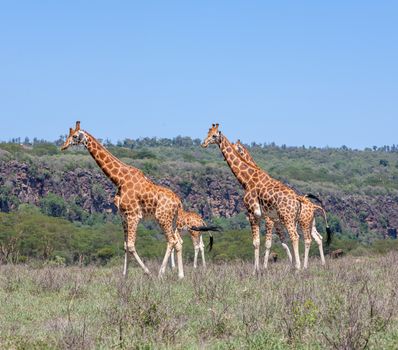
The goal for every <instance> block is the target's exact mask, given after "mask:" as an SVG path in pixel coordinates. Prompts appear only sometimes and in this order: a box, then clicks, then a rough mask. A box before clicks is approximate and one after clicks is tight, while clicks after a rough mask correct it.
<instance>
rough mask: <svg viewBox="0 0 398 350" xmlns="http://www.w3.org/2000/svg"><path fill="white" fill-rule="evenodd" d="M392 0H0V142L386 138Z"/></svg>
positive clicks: (394, 73)
mask: <svg viewBox="0 0 398 350" xmlns="http://www.w3.org/2000/svg"><path fill="white" fill-rule="evenodd" d="M397 18H398V3H397V2H394V1H329V2H326V1H273V2H270V1H269V2H268V1H233V0H230V1H2V2H1V3H0V120H1V124H2V127H1V133H0V139H1V140H8V139H10V138H12V137H17V136H20V137H25V136H29V137H31V138H32V137H34V136H36V137H38V138H44V139H48V140H55V139H57V138H58V136H59V135H60V134H65V133H66V132H67V131H68V128H69V127H70V126H73V124H74V121H75V120H77V119H79V120H81V122H82V127H83V128H84V129H86V130H87V131H89V132H91V133H92V134H93V135H94V136H97V137H99V138H110V139H111V140H113V141H116V140H119V139H124V138H127V137H128V138H137V137H145V136H150V137H152V136H159V137H173V136H177V135H184V136H192V137H199V138H203V137H204V136H205V134H206V132H207V130H208V128H209V126H210V124H211V123H213V122H218V123H220V124H221V130H222V131H223V132H224V133H225V134H226V135H227V136H228V137H229V138H230V139H231V140H234V139H236V138H240V139H242V140H243V141H245V142H251V141H257V142H271V141H274V142H276V143H277V144H287V145H303V144H304V145H314V146H327V145H328V146H341V145H347V146H349V147H353V148H363V147H366V146H373V145H384V144H393V143H395V144H397V143H398V136H397V135H398V113H397V112H398V108H397V107H398V39H397V38H398V24H397Z"/></svg>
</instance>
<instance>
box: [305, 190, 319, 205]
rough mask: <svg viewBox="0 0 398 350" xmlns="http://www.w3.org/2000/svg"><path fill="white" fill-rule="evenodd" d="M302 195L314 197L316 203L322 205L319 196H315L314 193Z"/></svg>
mask: <svg viewBox="0 0 398 350" xmlns="http://www.w3.org/2000/svg"><path fill="white" fill-rule="evenodd" d="M304 197H307V198H311V199H315V200H316V201H317V202H318V203H320V204H321V205H322V207H323V202H322V200H321V199H320V198H319V197H317V196H315V194H312V193H307V194H306V195H305V196H304Z"/></svg>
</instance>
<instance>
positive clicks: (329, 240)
mask: <svg viewBox="0 0 398 350" xmlns="http://www.w3.org/2000/svg"><path fill="white" fill-rule="evenodd" d="M314 207H315V208H316V209H319V210H320V211H322V213H323V218H324V219H325V224H326V246H327V247H329V246H330V243H332V230H331V229H330V226H329V223H328V219H327V217H326V211H325V209H323V208H322V207H321V206H320V205H314Z"/></svg>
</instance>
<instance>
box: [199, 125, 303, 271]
mask: <svg viewBox="0 0 398 350" xmlns="http://www.w3.org/2000/svg"><path fill="white" fill-rule="evenodd" d="M218 126H219V124H213V125H212V127H211V128H210V129H209V131H208V134H207V137H206V138H205V140H204V141H203V143H202V147H205V148H206V147H208V145H209V144H216V145H218V146H219V148H220V150H221V153H222V154H223V156H224V158H225V160H226V161H227V163H228V165H229V167H230V168H231V170H232V172H233V174H234V175H235V176H236V178H237V179H238V181H239V182H240V183H241V185H242V186H243V188H244V190H245V195H244V197H243V202H244V204H245V206H246V208H247V211H248V218H249V222H250V226H251V230H252V236H253V246H254V272H255V273H257V272H258V271H259V267H260V265H259V253H260V219H261V217H262V216H263V215H265V216H267V217H270V218H271V219H272V220H274V221H278V222H280V223H281V224H282V225H283V226H285V227H286V229H287V231H288V233H289V236H290V239H291V241H292V245H293V252H294V261H295V267H296V269H300V268H301V263H300V256H299V246H298V239H299V236H298V234H297V228H296V225H297V219H298V216H299V214H300V210H301V202H300V201H299V200H298V199H297V195H296V193H295V192H294V191H293V190H292V189H291V188H289V187H287V186H286V185H284V184H283V183H281V182H280V181H277V180H275V179H272V178H271V177H269V176H266V175H265V174H264V172H262V171H260V170H259V169H258V168H257V167H254V166H253V165H250V164H247V163H246V162H245V161H244V159H243V158H242V157H241V155H240V154H239V153H238V152H236V151H235V149H234V147H233V146H232V144H231V142H230V141H229V140H228V139H227V138H226V137H225V136H224V135H223V134H222V133H221V131H219V130H218Z"/></svg>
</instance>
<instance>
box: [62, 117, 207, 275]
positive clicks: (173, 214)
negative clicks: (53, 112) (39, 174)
mask: <svg viewBox="0 0 398 350" xmlns="http://www.w3.org/2000/svg"><path fill="white" fill-rule="evenodd" d="M72 145H84V146H85V147H86V148H87V150H88V152H89V153H90V154H91V156H92V157H93V158H94V160H95V161H96V163H97V164H98V166H99V167H100V168H101V169H102V171H103V172H104V173H105V175H106V176H107V177H108V178H109V179H110V180H111V181H112V182H113V183H114V184H115V185H116V187H117V194H116V196H115V199H114V203H115V206H116V207H117V208H118V210H119V212H120V214H121V217H122V221H123V229H124V249H125V254H124V268H123V275H124V276H125V277H127V268H128V262H129V254H132V255H133V256H134V258H135V260H136V261H137V262H138V264H139V265H140V266H141V267H142V268H143V270H144V271H145V273H147V274H149V270H148V268H147V267H146V266H145V264H144V263H143V261H142V260H141V258H140V257H139V255H138V253H137V250H136V248H135V241H136V233H137V226H138V223H139V222H140V220H141V219H143V218H151V219H155V220H156V221H157V222H158V223H159V225H160V227H161V229H162V230H163V232H164V234H165V236H166V241H167V249H166V253H165V255H164V258H163V262H162V265H161V267H160V270H159V276H160V277H161V276H162V275H163V274H164V272H165V270H166V265H167V261H168V259H169V256H170V252H171V250H172V249H173V248H175V250H176V251H177V265H178V277H179V278H183V277H184V271H183V265H182V239H181V237H180V235H179V232H178V230H177V228H176V223H177V220H178V214H179V212H181V210H182V204H181V200H180V198H179V197H178V196H177V195H176V194H175V193H174V192H172V191H171V190H169V189H167V188H165V187H162V186H159V185H156V184H154V183H153V182H152V181H151V180H149V179H148V178H147V177H146V176H145V175H144V174H143V172H142V171H141V170H139V169H137V168H134V167H132V166H130V165H127V164H125V163H123V162H122V161H120V160H119V159H118V158H116V157H115V156H114V155H112V154H111V153H110V152H109V151H108V150H107V149H106V148H105V147H104V146H102V145H101V144H100V143H99V142H98V141H97V140H96V139H95V138H94V137H93V136H91V135H90V134H89V133H88V132H87V131H84V130H81V129H80V122H76V127H75V130H73V129H72V128H70V129H69V136H68V138H67V139H66V141H65V143H64V144H63V145H62V147H61V150H63V151H64V150H66V149H67V148H68V147H69V146H72ZM197 229H199V230H200V227H199V228H197Z"/></svg>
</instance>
